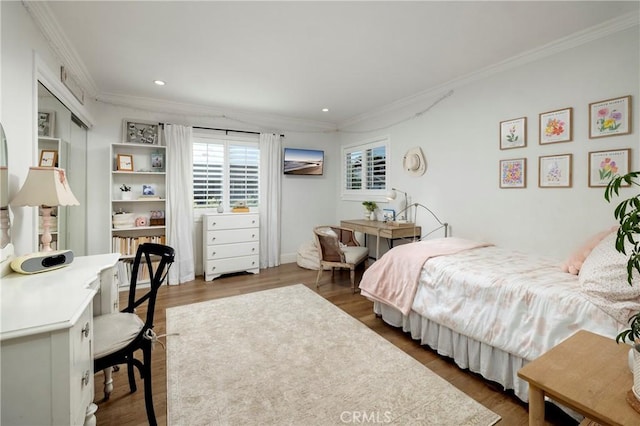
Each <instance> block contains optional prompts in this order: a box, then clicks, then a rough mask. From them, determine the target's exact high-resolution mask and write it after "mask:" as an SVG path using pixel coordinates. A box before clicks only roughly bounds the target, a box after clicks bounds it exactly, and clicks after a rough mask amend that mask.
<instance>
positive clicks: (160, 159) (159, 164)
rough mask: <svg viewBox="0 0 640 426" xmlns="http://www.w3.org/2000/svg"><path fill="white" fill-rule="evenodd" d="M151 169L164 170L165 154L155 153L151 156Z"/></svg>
mask: <svg viewBox="0 0 640 426" xmlns="http://www.w3.org/2000/svg"><path fill="white" fill-rule="evenodd" d="M151 168H152V169H153V170H156V171H158V170H162V169H164V155H163V154H160V153H155V152H154V153H152V154H151Z"/></svg>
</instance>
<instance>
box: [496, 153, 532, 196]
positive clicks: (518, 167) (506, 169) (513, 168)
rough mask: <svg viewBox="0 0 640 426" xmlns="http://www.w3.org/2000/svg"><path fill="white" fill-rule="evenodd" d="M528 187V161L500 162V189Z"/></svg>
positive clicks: (521, 159) (519, 159)
mask: <svg viewBox="0 0 640 426" xmlns="http://www.w3.org/2000/svg"><path fill="white" fill-rule="evenodd" d="M526 187H527V159H526V158H511V159H507V160H500V188H504V189H509V188H526Z"/></svg>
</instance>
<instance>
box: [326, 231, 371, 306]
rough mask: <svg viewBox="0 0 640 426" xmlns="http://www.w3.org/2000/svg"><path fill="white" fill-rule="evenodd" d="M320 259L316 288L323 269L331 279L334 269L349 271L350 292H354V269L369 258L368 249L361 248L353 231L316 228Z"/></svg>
mask: <svg viewBox="0 0 640 426" xmlns="http://www.w3.org/2000/svg"><path fill="white" fill-rule="evenodd" d="M313 233H314V235H315V238H316V245H317V246H318V255H319V257H320V269H319V270H318V275H317V276H316V288H318V287H319V286H320V277H321V276H322V273H323V272H324V269H325V268H330V269H331V278H333V273H334V269H335V268H346V269H349V274H350V278H351V291H352V292H353V293H355V292H356V283H355V269H356V267H357V266H358V265H360V264H361V263H364V262H365V261H366V260H367V259H368V258H369V249H368V248H367V247H362V246H360V244H359V243H358V241H357V240H356V238H355V235H354V234H353V230H351V229H348V228H341V227H339V226H317V227H315V228H314V229H313Z"/></svg>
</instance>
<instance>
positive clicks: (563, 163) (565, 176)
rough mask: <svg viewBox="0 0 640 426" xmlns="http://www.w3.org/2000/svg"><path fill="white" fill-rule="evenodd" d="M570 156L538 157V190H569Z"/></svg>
mask: <svg viewBox="0 0 640 426" xmlns="http://www.w3.org/2000/svg"><path fill="white" fill-rule="evenodd" d="M572 160H573V155H572V154H561V155H546V156H542V157H538V186H539V187H540V188H571V177H572V176H571V175H572V169H571V167H572V164H571V163H572Z"/></svg>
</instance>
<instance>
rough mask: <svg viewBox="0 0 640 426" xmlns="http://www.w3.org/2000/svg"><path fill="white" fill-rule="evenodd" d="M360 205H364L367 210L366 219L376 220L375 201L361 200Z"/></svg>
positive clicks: (376, 206)
mask: <svg viewBox="0 0 640 426" xmlns="http://www.w3.org/2000/svg"><path fill="white" fill-rule="evenodd" d="M362 205H363V206H364V208H365V210H367V214H366V216H365V217H366V218H367V219H371V220H376V213H375V211H376V209H377V208H378V205H377V204H376V202H375V201H363V202H362Z"/></svg>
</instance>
